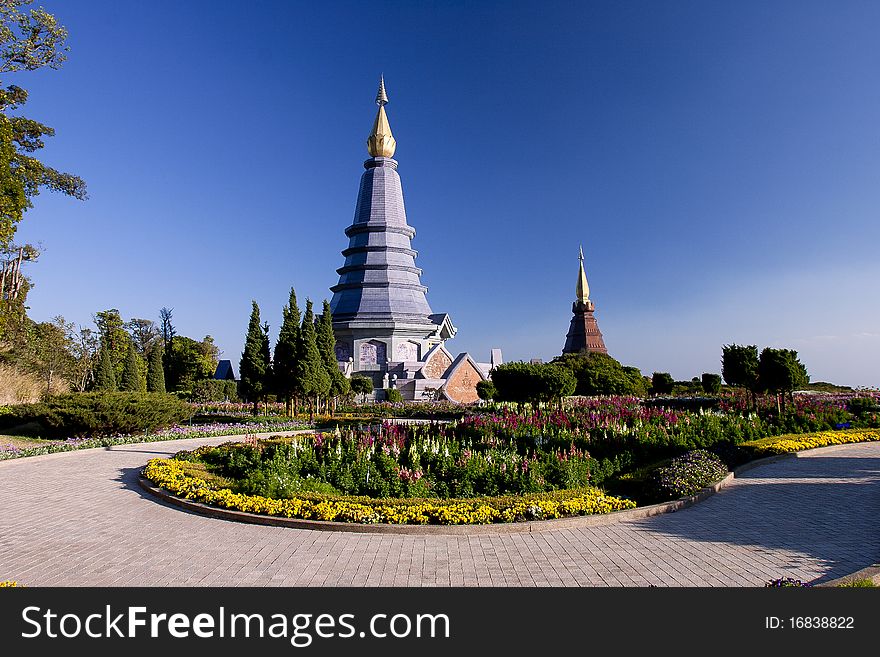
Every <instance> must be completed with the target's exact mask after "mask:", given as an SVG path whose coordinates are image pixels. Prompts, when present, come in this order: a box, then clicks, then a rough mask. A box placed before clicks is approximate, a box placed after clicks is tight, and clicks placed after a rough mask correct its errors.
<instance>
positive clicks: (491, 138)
mask: <svg viewBox="0 0 880 657" xmlns="http://www.w3.org/2000/svg"><path fill="white" fill-rule="evenodd" d="M44 5H45V7H46V8H47V9H48V10H49V11H51V12H53V13H55V14H56V15H57V16H58V17H59V19H60V20H61V22H62V23H63V24H64V25H66V26H67V28H68V29H69V31H70V41H69V43H70V46H71V52H70V55H69V61H68V62H67V63H66V64H65V66H64V68H63V69H61V70H60V71H45V72H43V71H40V72H36V73H28V74H20V75H19V76H17V77H16V78H14V79H12V78H10V79H8V80H6V81H5V82H7V83H8V82H13V81H14V82H17V83H18V84H20V85H21V86H23V87H25V88H27V89H29V90H30V92H31V100H30V102H29V103H28V105H27V106H26V114H27V115H29V116H32V117H33V118H36V119H39V120H42V121H44V122H45V123H47V124H49V125H51V126H54V127H55V128H56V129H57V133H58V134H57V136H56V137H55V138H54V139H52V140H50V143H49V145H48V146H47V148H46V149H45V150H44V151H43V157H44V159H45V160H46V161H48V162H49V163H51V164H53V165H55V166H57V167H59V168H62V169H64V170H69V171H72V172H75V173H77V174H79V175H81V176H82V177H83V178H85V180H86V181H87V182H88V185H89V193H90V195H91V198H90V200H88V201H87V202H84V203H82V202H78V201H75V200H72V199H68V198H65V197H61V196H57V195H52V194H49V193H44V194H43V195H41V196H40V197H38V198H37V199H36V207H35V208H34V209H33V210H31V211H30V212H28V214H27V217H26V219H25V221H24V223H23V224H22V228H21V230H20V231H19V239H20V240H29V241H39V242H42V244H43V246H44V248H45V253H44V255H43V257H42V258H41V260H40V261H39V262H38V263H37V264H35V265H33V266H31V267H30V269H29V274H30V275H31V277H32V278H33V280H34V282H35V283H36V288H35V289H34V290H33V291H32V293H31V296H30V305H31V308H32V313H31V314H32V316H33V317H34V318H35V319H38V320H42V319H48V318H50V317H51V316H53V315H56V314H59V313H60V314H62V315H64V316H65V317H66V318H67V319H68V320H71V321H76V322H79V323H88V322H90V320H91V314H92V313H93V312H95V311H97V310H101V309H105V308H113V307H115V308H118V309H119V310H120V311H121V312H122V314H123V316H124V317H125V318H126V319H128V318H130V317H147V318H152V319H157V315H158V310H159V308H160V307H162V306H169V307H173V308H174V317H175V320H176V324H177V328H178V330H179V332H180V333H181V334H184V335H189V336H191V337H194V338H197V339H198V338H201V337H202V336H204V335H205V334H211V335H213V336H214V337H215V339H216V341H217V343H218V345H219V346H220V348H221V349H222V350H223V352H224V354H223V357H225V358H230V359H232V360H233V361H234V362H236V363H237V361H238V358H239V357H240V354H241V350H242V347H243V343H244V333H245V329H246V326H247V320H248V314H249V312H250V301H251V299H256V300H257V301H258V303H259V304H260V307H261V309H262V311H263V317H264V318H265V319H267V320H268V321H269V323H270V324H271V325H272V328H273V334H275V333H276V332H277V328H278V325H279V323H280V314H281V307H282V306H283V304H284V303H285V301H286V298H287V291H288V290H289V288H290V286H291V285H293V286H295V287H296V290H297V293H298V295H299V297H300V300H301V303H303V304H304V301H305V297H306V296H309V297H311V298H312V299H314V300H316V302H317V303H320V300H321V299H323V298H325V297H328V298H329V296H330V292H329V290H328V288H329V287H330V286H331V285H334V284H335V283H336V281H337V279H338V276H337V274H336V272H335V269H336V268H337V267H339V266H341V265H342V261H343V258H342V256H341V255H340V253H339V252H340V251H341V250H342V249H343V248H345V246H346V245H347V239H346V237H345V235H344V234H343V230H344V229H345V227H346V226H347V225H348V224H349V223H350V222H351V219H352V216H353V213H354V205H355V199H356V195H357V186H358V180H359V177H360V175H361V172H362V171H363V169H362V162H363V160H364V159H365V158H366V156H367V154H366V149H365V145H364V141H365V139H366V137H367V134H368V133H369V130H370V126H371V124H372V121H373V117H374V114H375V109H376V108H375V105H374V104H373V99H374V97H375V91H376V83H377V79H378V77H379V73H380V72H384V74H385V79H386V83H387V89H388V94H389V96H390V99H391V103H390V104H389V106H388V108H387V110H388V115H389V118H390V122H391V126H392V129H393V131H394V135H395V137H396V138H397V142H398V148H397V154H396V156H395V157H396V159H397V160H398V161H399V163H400V167H399V172H400V175H401V177H402V180H403V185H404V195H405V198H406V204H407V213H408V217H409V222H410V224H411V225H413V226H414V227H415V228H416V230H417V235H416V237H415V240H414V242H413V244H414V248H416V249H418V250H419V251H420V255H419V257H418V260H417V263H418V265H419V266H421V267H422V268H423V269H424V274H423V276H422V281H423V283H424V284H426V285H427V286H428V287H429V292H428V300H429V302H430V304H431V306H432V308H433V310H434V311H435V312H448V313H449V314H450V315H451V316H452V319H453V321H454V323H455V324H456V325H457V326H458V328H459V334H458V337H457V338H456V339H455V340H454V341H452V342H451V343H450V344H449V346H450V348H451V350H452V351H453V352H455V353H458V352H461V351H470V352H471V353H472V354H474V355H475V356H476V357H477V358H478V359H479V360H487V359H488V353H489V349H490V348H492V347H496V346H497V347H501V348H502V349H503V351H504V355H505V358H506V359H508V360H513V359H526V358H531V357H539V358H544V359H549V358H551V357H553V356H554V355H556V354H558V353H559V352H560V351H561V349H562V345H563V343H564V341H565V333H566V331H567V329H568V323H569V320H570V317H571V314H570V310H571V302H572V300H573V298H574V288H575V283H576V272H577V249H578V245H579V244H583V245H584V252H585V254H586V259H587V275H588V277H589V280H590V285H591V289H592V298H593V300H594V301H595V302H596V305H597V312H596V315H597V318H598V320H599V326H600V328H601V329H602V331H603V333H604V334H605V341H606V344H607V346H608V348H609V351H610V352H611V354H612V355H614V356H615V357H617V358H618V359H619V360H621V361H623V362H624V363H626V364H633V365H637V366H638V367H640V368H641V369H642V371H643V372H645V373H647V374H650V373H651V372H652V371H654V370H661V371H669V372H671V373H672V374H673V376H675V377H676V378H690V377H692V376H695V375H699V374H700V373H701V372H704V371H718V370H719V369H720V365H719V359H720V347H721V344H722V343H728V342H739V343H755V344H758V345H759V347H763V346H767V345H769V346H786V347H792V348H795V349H797V350H798V351H799V352H800V354H801V359H802V361H803V362H804V363H805V364H806V365H807V367H808V369H809V371H810V373H811V375H812V377H813V380H826V381H829V380H830V381H833V382H837V383H845V384H850V385H860V386H877V385H880V303H878V301H880V293H878V281H880V258H878V252H880V221H878V219H880V216H878V215H880V212H878V209H880V139H878V133H880V120H878V119H880V39H878V34H880V4H878V3H876V2H855V1H853V2H850V1H847V2H836V3H830V2H809V1H800V0H799V1H796V2H729V1H723V2H711V1H695V2H671V1H670V2H655V1H644V2H618V1H608V2H567V3H560V2H534V3H526V2H513V3H509V2H497V3H492V2H350V3H349V2H321V3H316V2H282V1H266V0H264V1H253V0H250V1H248V2H244V1H243V0H242V1H236V2H233V1H218V0H214V1H211V2H206V1H192V0H188V1H187V2H179V1H174V2H172V1H168V0H161V1H160V0H154V1H151V2H135V1H134V0H130V1H123V0H88V1H85V0H68V1H64V2H61V1H60V0H44Z"/></svg>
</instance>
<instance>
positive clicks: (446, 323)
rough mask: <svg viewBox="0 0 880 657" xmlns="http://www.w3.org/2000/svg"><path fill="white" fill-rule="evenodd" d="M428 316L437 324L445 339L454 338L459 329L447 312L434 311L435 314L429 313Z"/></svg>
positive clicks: (440, 333) (439, 332)
mask: <svg viewBox="0 0 880 657" xmlns="http://www.w3.org/2000/svg"><path fill="white" fill-rule="evenodd" d="M428 318H429V319H430V320H431V323H433V324H436V325H437V327H438V328H437V332H438V334H439V335H440V337H441V338H443V339H444V340H448V339H450V338H454V337H455V334H456V333H458V329H457V328H455V326H454V325H453V324H452V319H450V317H449V315H448V314H447V313H434V314H433V315H428Z"/></svg>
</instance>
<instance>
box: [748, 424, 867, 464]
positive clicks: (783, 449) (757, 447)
mask: <svg viewBox="0 0 880 657" xmlns="http://www.w3.org/2000/svg"><path fill="white" fill-rule="evenodd" d="M877 440H880V429H844V430H842V431H817V432H815V433H800V434H795V433H790V434H786V435H784V436H774V437H772V438H761V439H760V440H752V441H749V442H747V443H742V444H741V445H740V447H745V448H746V449H750V450H751V451H752V453H753V454H754V455H755V457H757V458H760V457H764V456H775V455H777V454H789V453H791V452H801V451H803V450H805V449H816V448H817V447H830V446H832V445H848V444H850V443H863V442H872V441H877Z"/></svg>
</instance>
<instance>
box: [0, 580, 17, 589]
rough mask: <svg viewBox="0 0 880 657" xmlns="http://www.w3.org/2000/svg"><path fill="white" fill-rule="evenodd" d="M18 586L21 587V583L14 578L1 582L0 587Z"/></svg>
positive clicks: (10, 587)
mask: <svg viewBox="0 0 880 657" xmlns="http://www.w3.org/2000/svg"><path fill="white" fill-rule="evenodd" d="M17 587H21V584H19V583H18V582H15V581H13V580H9V579H7V580H4V581H2V582H0V589H12V588H17Z"/></svg>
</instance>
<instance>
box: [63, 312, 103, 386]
mask: <svg viewBox="0 0 880 657" xmlns="http://www.w3.org/2000/svg"><path fill="white" fill-rule="evenodd" d="M98 346H99V340H98V334H97V333H95V331H93V330H92V329H90V328H86V327H84V326H80V327H79V329H78V330H77V331H76V332H75V333H74V334H73V335H72V336H71V345H70V353H71V354H72V355H73V359H74V365H73V373H72V375H71V383H72V384H73V387H74V389H75V390H76V391H78V392H85V391H86V390H87V389H88V388H89V386H90V385H91V383H92V382H94V380H95V368H96V366H97V361H98Z"/></svg>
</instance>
